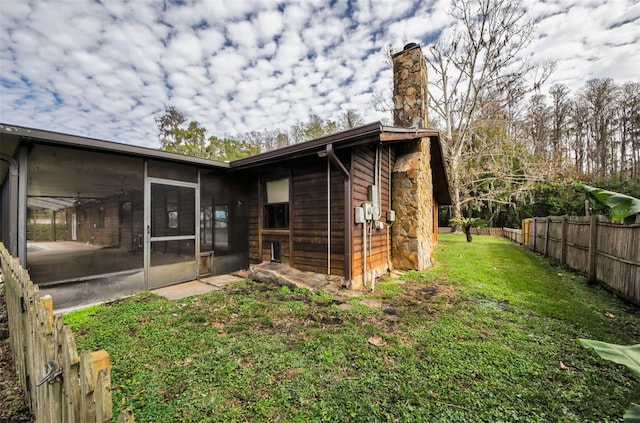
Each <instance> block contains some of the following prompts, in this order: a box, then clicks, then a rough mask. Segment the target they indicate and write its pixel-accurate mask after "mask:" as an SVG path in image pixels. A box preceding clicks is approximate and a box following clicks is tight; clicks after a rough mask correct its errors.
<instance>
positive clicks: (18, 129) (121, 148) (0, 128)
mask: <svg viewBox="0 0 640 423" xmlns="http://www.w3.org/2000/svg"><path fill="white" fill-rule="evenodd" d="M0 134H7V135H17V136H19V137H21V138H23V139H33V140H37V141H41V142H48V143H51V144H57V145H66V146H71V147H79V148H91V149H94V150H100V151H105V152H111V153H124V154H133V155H136V156H142V157H147V158H153V159H163V160H171V161H176V162H181V163H190V164H199V165H205V166H213V167H219V168H228V167H230V164H229V163H227V162H221V161H219V160H212V159H205V158H202V157H193V156H186V155H184V154H178V153H172V152H169V151H163V150H156V149H153V148H149V147H139V146H135V145H130V144H123V143H120V142H115V141H105V140H100V139H97V138H90V137H83V136H79V135H70V134H64V133H61V132H54V131H48V130H44V129H35V128H28V127H24V126H20V125H11V124H6V123H2V122H0Z"/></svg>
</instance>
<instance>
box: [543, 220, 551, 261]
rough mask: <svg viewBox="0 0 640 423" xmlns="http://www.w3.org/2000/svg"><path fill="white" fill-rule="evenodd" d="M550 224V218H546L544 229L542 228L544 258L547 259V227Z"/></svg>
mask: <svg viewBox="0 0 640 423" xmlns="http://www.w3.org/2000/svg"><path fill="white" fill-rule="evenodd" d="M550 224H551V218H550V217H547V218H546V219H545V227H544V254H543V255H544V256H545V257H548V256H549V254H548V252H549V225H550Z"/></svg>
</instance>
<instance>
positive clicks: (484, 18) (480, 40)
mask: <svg viewBox="0 0 640 423" xmlns="http://www.w3.org/2000/svg"><path fill="white" fill-rule="evenodd" d="M525 12H526V11H525V9H524V8H523V7H522V5H521V1H519V0H516V1H511V0H453V1H452V11H451V15H452V16H453V17H454V18H455V19H456V21H457V24H456V25H455V26H454V27H453V28H452V29H451V30H450V32H449V33H448V35H445V36H442V37H441V38H440V39H439V40H438V42H436V43H435V44H434V45H432V46H430V48H429V54H428V55H427V62H428V64H429V66H430V67H431V69H432V72H431V75H432V77H431V78H430V85H431V86H432V89H430V90H429V101H430V105H431V107H432V109H433V110H434V111H435V113H436V114H437V115H438V117H439V118H440V120H441V125H442V127H443V128H444V129H445V134H444V139H443V146H444V150H445V154H446V158H447V160H448V162H449V168H450V169H449V170H450V173H449V180H450V182H451V185H452V187H451V188H452V197H453V198H452V201H453V215H454V216H456V217H461V216H462V205H463V204H464V202H465V198H466V197H468V196H469V195H470V192H469V191H470V188H469V186H465V185H464V184H463V180H464V173H465V168H466V167H467V163H465V157H469V155H468V154H467V153H468V152H469V151H470V149H471V146H472V144H473V142H474V130H475V129H474V124H475V122H476V121H477V119H478V118H479V116H482V115H483V114H484V112H483V106H484V102H483V100H485V99H494V100H497V101H499V104H497V106H498V107H497V109H498V110H500V111H501V113H503V114H504V115H505V116H508V115H513V113H510V111H509V109H510V107H513V106H514V105H515V104H516V103H517V102H518V101H519V99H521V98H522V96H523V95H524V94H525V93H526V92H527V91H530V90H531V89H533V88H534V87H531V88H526V87H524V85H523V84H522V80H523V79H524V78H525V77H527V76H533V74H534V73H535V71H536V67H535V66H534V65H533V64H531V63H530V62H529V61H527V60H524V59H522V58H520V59H518V55H519V54H520V53H521V52H522V51H523V50H524V49H525V47H527V46H528V45H529V44H530V42H531V40H532V37H533V30H534V22H533V21H531V20H528V19H526V17H525ZM551 69H552V67H546V68H544V69H542V72H541V75H539V78H538V80H537V81H535V83H534V86H535V87H536V88H537V87H539V84H540V83H541V81H543V80H545V79H546V78H547V77H548V76H549V73H550V71H551ZM493 108H494V112H495V108H496V105H495V104H494V107H493Z"/></svg>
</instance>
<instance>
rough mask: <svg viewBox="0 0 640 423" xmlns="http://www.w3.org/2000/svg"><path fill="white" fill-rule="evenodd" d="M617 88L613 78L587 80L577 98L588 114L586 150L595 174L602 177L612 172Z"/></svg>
mask: <svg viewBox="0 0 640 423" xmlns="http://www.w3.org/2000/svg"><path fill="white" fill-rule="evenodd" d="M617 90H618V86H617V85H616V84H615V83H614V82H613V79H611V78H606V79H590V80H589V81H587V83H586V85H585V87H584V89H583V90H582V92H581V93H580V95H579V100H580V101H581V102H582V103H583V104H584V105H585V106H586V110H587V113H588V134H589V136H588V138H587V142H588V147H587V150H588V152H589V157H590V159H591V160H590V161H591V162H592V163H593V168H592V171H593V173H594V174H596V175H598V176H600V177H605V176H607V175H608V174H609V173H611V172H610V171H611V170H612V169H611V168H612V161H611V157H610V152H611V146H612V141H613V139H612V135H613V133H614V122H615V115H616V109H615V107H616V96H617Z"/></svg>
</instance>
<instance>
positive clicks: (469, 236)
mask: <svg viewBox="0 0 640 423" xmlns="http://www.w3.org/2000/svg"><path fill="white" fill-rule="evenodd" d="M464 233H465V235H467V242H471V240H472V239H473V237H472V236H471V226H467V227H466V228H464Z"/></svg>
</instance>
